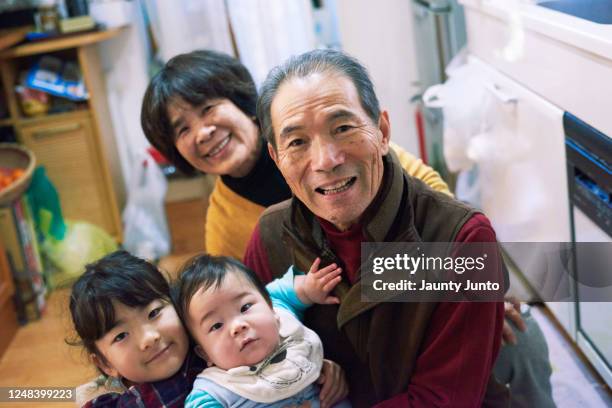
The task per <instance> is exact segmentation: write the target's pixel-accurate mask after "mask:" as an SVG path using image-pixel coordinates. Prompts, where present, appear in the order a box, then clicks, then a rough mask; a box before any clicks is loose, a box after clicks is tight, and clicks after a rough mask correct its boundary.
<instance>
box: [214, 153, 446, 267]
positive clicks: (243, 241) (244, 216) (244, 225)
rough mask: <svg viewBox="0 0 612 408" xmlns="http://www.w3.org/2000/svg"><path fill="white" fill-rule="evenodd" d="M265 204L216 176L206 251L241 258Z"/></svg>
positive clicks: (438, 183) (405, 162) (440, 187)
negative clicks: (239, 192) (250, 198)
mask: <svg viewBox="0 0 612 408" xmlns="http://www.w3.org/2000/svg"><path fill="white" fill-rule="evenodd" d="M391 148H392V149H393V150H394V151H395V153H396V154H397V156H398V158H399V161H400V163H401V165H402V167H403V168H404V169H405V170H406V171H407V172H408V174H410V175H411V176H414V177H416V178H419V179H421V180H422V181H423V182H425V183H427V184H428V185H429V186H430V187H431V188H433V189H434V190H437V191H441V192H444V193H446V194H448V195H452V194H451V192H450V191H449V189H448V186H447V185H446V183H445V182H444V180H442V178H441V177H440V175H439V174H438V173H437V172H436V171H435V170H434V169H432V168H431V167H429V166H427V165H426V164H424V163H423V161H422V160H421V159H419V158H417V157H415V156H414V155H412V154H411V153H409V152H407V151H405V150H404V149H402V148H401V147H399V146H397V145H396V144H393V143H391ZM264 209H265V207H263V206H261V205H258V204H256V203H254V202H252V201H250V200H248V199H246V198H244V197H242V196H240V195H238V194H236V193H235V192H234V191H232V190H231V189H230V188H229V187H227V186H226V185H225V184H224V183H223V181H222V180H221V178H217V182H216V184H215V188H214V189H213V192H212V194H211V195H210V202H209V206H208V212H207V214H206V225H205V232H206V239H205V242H206V251H207V252H209V253H210V254H213V255H226V256H232V257H234V258H236V259H239V260H242V258H243V255H244V251H245V250H246V247H247V244H248V242H249V238H250V237H251V233H252V232H253V229H255V225H256V224H257V220H258V219H259V216H260V215H261V213H262V212H263V211H264Z"/></svg>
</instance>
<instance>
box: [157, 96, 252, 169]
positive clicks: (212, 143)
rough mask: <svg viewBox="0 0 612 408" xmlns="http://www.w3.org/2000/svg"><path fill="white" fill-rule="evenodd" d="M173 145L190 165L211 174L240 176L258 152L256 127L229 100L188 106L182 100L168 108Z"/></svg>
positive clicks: (216, 100)
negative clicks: (172, 132) (172, 131)
mask: <svg viewBox="0 0 612 408" xmlns="http://www.w3.org/2000/svg"><path fill="white" fill-rule="evenodd" d="M168 116H169V118H170V123H171V124H172V127H173V129H174V144H175V146H176V148H177V150H178V151H179V153H180V154H181V155H182V156H183V158H185V160H187V161H188V162H189V164H191V165H192V166H193V167H194V168H196V169H198V170H199V171H201V172H204V173H207V174H214V175H229V176H232V177H244V176H246V175H247V174H249V172H250V171H251V170H252V169H253V167H254V166H255V163H256V162H257V158H258V157H259V154H260V146H261V145H260V143H261V141H260V138H259V128H258V127H257V125H256V124H255V121H254V120H253V119H252V118H249V117H248V116H247V115H245V114H244V112H242V111H241V110H240V109H239V108H238V107H237V106H236V105H234V104H233V103H232V102H231V101H230V100H229V99H226V98H221V99H211V100H208V101H206V102H205V103H204V104H202V105H200V106H192V105H190V104H188V103H187V102H185V101H184V100H182V99H179V100H177V101H176V102H174V103H171V104H170V106H169V108H168Z"/></svg>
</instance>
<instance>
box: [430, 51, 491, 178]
mask: <svg viewBox="0 0 612 408" xmlns="http://www.w3.org/2000/svg"><path fill="white" fill-rule="evenodd" d="M451 64H452V62H451ZM447 73H448V74H449V79H448V80H447V81H446V82H445V83H444V84H439V85H434V86H432V87H430V88H428V89H427V91H425V94H424V95H423V101H424V103H425V105H426V106H427V107H430V108H441V109H442V110H443V114H444V138H443V143H444V159H445V160H446V165H447V167H448V169H449V170H450V171H460V170H469V169H470V168H472V166H473V165H474V163H475V162H476V161H477V160H475V159H477V158H476V157H470V156H471V155H470V154H468V153H469V152H471V153H472V154H476V155H478V154H479V152H480V150H481V149H479V148H478V147H476V148H474V147H471V144H472V139H473V138H474V137H475V136H477V135H479V134H483V133H486V132H487V131H488V130H489V127H490V113H491V104H492V102H493V101H492V96H491V94H490V92H489V91H488V90H487V88H486V85H485V82H483V80H482V77H481V75H480V73H479V72H478V71H477V69H475V68H474V67H473V66H471V65H469V64H465V65H461V66H454V67H453V68H452V70H448V71H447Z"/></svg>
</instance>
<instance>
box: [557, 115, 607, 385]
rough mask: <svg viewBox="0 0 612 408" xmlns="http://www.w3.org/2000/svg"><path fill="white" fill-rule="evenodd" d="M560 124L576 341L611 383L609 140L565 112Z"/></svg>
mask: <svg viewBox="0 0 612 408" xmlns="http://www.w3.org/2000/svg"><path fill="white" fill-rule="evenodd" d="M563 127H564V130H565V137H566V139H565V144H566V156H567V171H568V184H569V185H568V192H569V196H570V215H571V225H572V240H573V243H574V245H573V247H574V248H573V251H574V274H575V277H576V283H577V284H576V296H577V303H576V315H577V340H578V344H579V345H580V346H581V348H582V350H583V351H585V353H586V355H587V357H588V358H589V360H590V361H591V362H592V363H593V365H594V366H595V368H596V369H597V371H598V372H599V373H600V374H601V375H602V376H603V377H604V378H605V380H606V382H607V383H608V384H612V373H611V367H612V332H611V331H610V328H611V327H612V251H611V249H612V200H611V193H612V139H611V138H610V137H608V136H606V135H605V134H603V133H602V132H600V131H598V130H597V129H594V128H593V127H591V126H589V125H588V124H586V123H585V122H583V121H582V120H580V119H578V118H576V117H575V116H573V115H572V114H569V113H567V112H566V113H565V115H564V117H563ZM606 301H607V302H606Z"/></svg>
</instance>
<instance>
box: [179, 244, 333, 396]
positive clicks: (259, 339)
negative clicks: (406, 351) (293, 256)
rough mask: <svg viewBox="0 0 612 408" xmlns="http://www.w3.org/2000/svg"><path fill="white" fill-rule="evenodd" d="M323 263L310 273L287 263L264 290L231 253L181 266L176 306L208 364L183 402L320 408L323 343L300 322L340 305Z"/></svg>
mask: <svg viewBox="0 0 612 408" xmlns="http://www.w3.org/2000/svg"><path fill="white" fill-rule="evenodd" d="M319 263H320V260H319V259H317V260H315V262H314V263H313V265H312V267H311V269H310V271H309V272H308V274H307V275H305V276H304V275H297V274H295V275H294V271H293V268H290V269H289V271H288V272H287V273H286V274H285V275H284V276H283V278H281V279H278V280H275V281H273V282H272V283H270V284H269V285H268V286H267V291H266V287H264V286H263V284H262V283H261V282H260V281H259V280H258V278H257V276H256V275H255V274H254V273H253V272H251V271H250V270H249V269H247V268H246V267H245V266H244V265H243V264H241V263H240V262H238V261H235V260H233V259H231V258H227V257H214V256H209V255H200V256H197V257H195V258H194V259H193V260H192V261H190V262H189V263H188V264H187V265H186V266H185V267H184V268H183V271H182V272H181V274H180V278H179V283H178V286H177V290H178V292H177V296H178V302H177V309H178V311H179V315H180V316H181V317H182V318H183V320H184V322H185V325H186V326H187V328H188V330H189V332H190V333H191V335H192V336H193V338H194V339H195V341H196V343H197V345H196V348H195V350H196V353H198V354H199V355H200V356H201V357H202V358H203V359H204V360H205V361H206V362H207V363H208V368H206V369H204V371H202V372H201V373H200V374H199V375H198V377H197V378H196V381H195V383H194V388H193V391H192V392H191V394H190V395H189V396H188V397H187V400H186V401H185V406H186V407H224V406H225V407H229V406H245V407H246V406H248V407H257V406H266V407H288V406H296V407H301V406H303V407H319V404H320V401H319V391H318V388H317V387H316V385H315V384H314V383H315V381H316V380H317V378H318V377H319V373H320V371H321V366H322V364H323V347H322V344H321V340H320V339H319V337H318V336H317V335H316V333H314V332H313V331H312V330H310V329H308V328H306V327H305V326H303V325H302V324H301V323H300V321H299V320H298V319H299V318H301V316H302V314H303V312H304V311H305V310H306V309H307V308H308V306H309V305H311V304H313V303H322V304H332V303H339V300H338V299H337V298H335V297H333V296H330V295H329V292H330V291H331V290H332V289H333V288H334V287H335V286H336V285H337V284H338V283H339V282H340V280H341V277H340V273H341V269H340V268H338V267H337V266H336V265H335V264H332V265H329V266H327V267H325V268H322V269H320V270H319V269H318V268H319ZM337 388H342V385H340V386H339V387H337ZM242 404H244V405H242Z"/></svg>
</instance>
